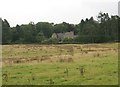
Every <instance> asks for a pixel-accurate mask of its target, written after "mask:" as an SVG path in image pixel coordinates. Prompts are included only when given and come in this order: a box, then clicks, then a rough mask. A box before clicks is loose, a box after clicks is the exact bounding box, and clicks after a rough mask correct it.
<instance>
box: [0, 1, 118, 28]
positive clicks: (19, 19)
mask: <svg viewBox="0 0 120 87" xmlns="http://www.w3.org/2000/svg"><path fill="white" fill-rule="evenodd" d="M118 1H119V0H0V3H1V4H0V17H1V18H2V19H7V20H8V22H9V23H10V25H11V26H16V24H20V25H21V24H28V23H29V22H30V21H33V22H35V23H37V22H54V23H61V22H63V21H65V22H68V23H73V24H78V23H80V21H81V19H85V18H90V17H91V16H93V17H94V18H96V16H97V15H98V13H99V12H100V11H102V12H107V13H109V14H110V15H117V14H118Z"/></svg>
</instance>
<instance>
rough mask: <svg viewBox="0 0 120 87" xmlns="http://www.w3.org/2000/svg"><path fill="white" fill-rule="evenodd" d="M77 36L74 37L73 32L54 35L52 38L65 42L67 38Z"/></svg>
mask: <svg viewBox="0 0 120 87" xmlns="http://www.w3.org/2000/svg"><path fill="white" fill-rule="evenodd" d="M75 37H76V36H75V35H74V32H73V31H70V32H65V33H53V34H52V37H51V38H53V39H59V40H63V39H65V38H67V39H70V38H72V39H73V38H75Z"/></svg>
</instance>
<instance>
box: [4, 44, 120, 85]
mask: <svg viewBox="0 0 120 87" xmlns="http://www.w3.org/2000/svg"><path fill="white" fill-rule="evenodd" d="M117 45H118V44H116V43H113V44H92V45H91V44H88V45H73V44H70V45H57V46H56V45H51V46H49V45H7V46H3V60H4V59H6V60H8V59H10V58H11V59H12V58H14V59H17V58H34V57H37V58H39V57H42V56H44V55H47V56H46V57H49V58H50V59H48V60H45V61H40V62H37V61H29V62H21V63H13V64H6V63H5V64H3V74H4V75H5V76H4V78H3V84H7V85H29V84H31V85H49V84H55V85H68V84H69V85H70V84H71V85H117V84H118V52H117ZM57 47H59V48H60V49H62V52H61V53H60V52H59V50H58V49H57ZM69 47H74V48H73V49H74V55H71V54H69V53H67V50H66V49H69ZM81 50H82V51H81ZM84 51H85V52H84ZM86 51H87V53H86ZM67 55H69V56H67ZM67 57H72V59H73V61H70V62H67V61H64V60H65V59H66V58H67ZM61 58H63V59H64V60H63V61H62V62H61V61H59V60H60V59H61ZM81 67H83V69H84V70H85V72H84V73H83V75H82V73H81Z"/></svg>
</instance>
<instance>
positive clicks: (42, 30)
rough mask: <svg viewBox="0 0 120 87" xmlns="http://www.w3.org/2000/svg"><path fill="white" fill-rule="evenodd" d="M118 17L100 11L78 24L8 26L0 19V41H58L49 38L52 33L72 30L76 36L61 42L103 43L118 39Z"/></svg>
mask: <svg viewBox="0 0 120 87" xmlns="http://www.w3.org/2000/svg"><path fill="white" fill-rule="evenodd" d="M119 29H120V17H119V16H117V15H115V16H109V15H108V13H102V12H100V13H99V14H98V16H97V20H94V18H93V17H91V18H90V19H88V18H86V19H85V20H83V19H82V20H81V22H80V23H79V24H76V25H75V24H69V23H66V22H63V23H59V24H54V23H49V22H38V23H37V24H34V22H30V23H29V24H22V25H16V26H15V27H10V24H9V22H8V21H7V20H6V19H4V20H2V43H3V44H12V43H18V44H19V43H46V44H51V43H59V42H60V41H59V40H58V39H53V38H51V36H52V34H53V33H65V32H69V31H74V33H75V35H76V36H77V37H75V38H73V39H67V38H66V39H65V40H63V41H62V43H104V42H115V41H119Z"/></svg>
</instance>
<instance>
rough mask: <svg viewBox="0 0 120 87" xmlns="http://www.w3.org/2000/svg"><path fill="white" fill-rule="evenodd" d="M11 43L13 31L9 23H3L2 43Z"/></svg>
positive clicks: (5, 21)
mask: <svg viewBox="0 0 120 87" xmlns="http://www.w3.org/2000/svg"><path fill="white" fill-rule="evenodd" d="M10 42H11V29H10V25H9V23H8V21H7V20H6V19H4V21H2V43H3V44H7V43H10Z"/></svg>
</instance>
